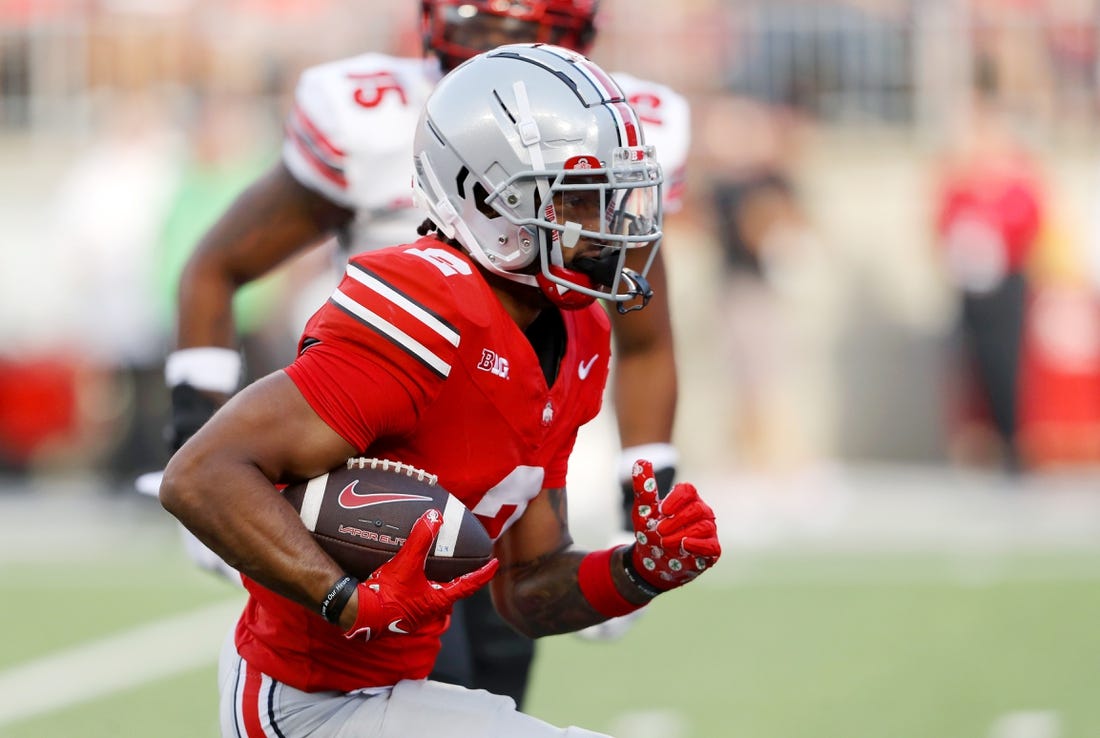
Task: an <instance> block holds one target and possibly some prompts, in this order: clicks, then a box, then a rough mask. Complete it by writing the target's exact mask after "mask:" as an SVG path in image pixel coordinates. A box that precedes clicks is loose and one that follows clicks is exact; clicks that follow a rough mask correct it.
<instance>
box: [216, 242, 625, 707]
mask: <svg viewBox="0 0 1100 738" xmlns="http://www.w3.org/2000/svg"><path fill="white" fill-rule="evenodd" d="M560 316H561V321H562V323H563V326H564V333H565V349H564V352H563V353H562V355H561V362H560V364H559V366H558V372H557V376H556V379H555V381H554V383H553V385H552V386H549V387H548V386H547V384H546V379H545V376H544V374H543V371H542V368H541V366H540V363H539V358H538V356H537V355H536V353H535V350H534V348H533V347H532V345H531V343H530V341H529V340H528V339H527V337H526V336H525V335H524V333H523V332H522V331H521V330H520V329H519V327H518V326H517V325H516V323H515V321H513V320H512V318H511V317H510V316H509V315H508V313H507V312H505V310H504V307H503V305H502V304H501V303H500V301H499V300H498V299H497V297H496V295H495V293H493V291H492V290H491V289H490V288H489V285H488V284H487V283H486V281H485V279H484V277H483V276H482V274H481V272H480V271H479V270H478V269H477V268H476V267H475V266H474V264H473V262H472V261H471V260H470V259H469V258H468V257H467V256H466V255H465V254H462V253H459V252H458V251H456V250H454V249H452V248H450V247H448V246H446V245H445V244H442V243H441V242H440V241H438V240H437V239H436V238H434V237H426V238H422V239H420V240H419V241H417V242H415V243H413V244H411V245H407V246H400V247H395V248H390V249H383V250H381V251H374V252H370V253H367V254H362V255H359V256H356V257H354V258H352V259H351V261H350V262H349V263H348V266H347V269H346V272H345V276H344V279H343V280H342V281H341V283H340V285H339V286H338V287H337V289H336V291H335V292H334V293H333V294H332V297H331V298H330V299H329V301H328V302H327V303H326V304H325V306H324V307H322V308H321V309H320V310H319V311H318V312H317V313H316V314H315V315H314V316H313V317H312V318H311V319H310V321H309V323H308V324H307V325H306V328H305V331H304V332H303V335H302V341H301V343H300V351H299V355H298V358H297V359H296V360H295V361H294V363H293V364H291V365H290V366H289V367H288V368H287V369H286V372H287V374H288V375H289V376H290V378H291V379H292V380H293V381H294V383H295V384H296V385H297V386H298V389H299V390H300V391H301V392H302V395H303V396H304V397H305V398H306V400H307V401H308V402H309V404H310V405H311V406H312V407H313V409H314V410H315V411H316V412H317V413H318V415H320V416H321V417H322V418H323V419H324V420H325V422H327V423H328V424H329V425H330V426H331V427H332V428H333V430H335V431H336V432H337V433H339V434H340V435H341V436H342V437H343V438H345V439H346V440H347V441H348V442H349V443H351V444H352V445H353V446H355V448H356V449H358V450H359V452H360V453H362V454H363V455H365V456H373V457H379V458H386V459H393V460H397V461H402V462H405V463H408V464H412V465H414V466H417V467H420V468H422V469H426V470H428V471H429V472H431V473H432V474H437V475H438V476H439V483H440V484H441V485H442V486H443V487H444V488H446V489H447V490H449V491H450V492H451V493H452V494H453V495H455V496H456V497H458V498H459V499H460V500H462V502H463V503H465V505H466V506H467V507H468V508H470V509H471V510H472V511H473V512H474V513H476V514H477V515H478V517H479V518H480V519H481V521H482V523H484V524H485V527H486V529H487V530H488V531H489V534H490V536H492V537H493V538H497V537H499V536H500V534H501V533H502V532H503V531H504V530H506V529H507V528H508V527H509V526H510V525H511V524H512V523H513V522H514V521H515V520H517V519H518V518H519V517H520V516H521V515H522V514H523V511H524V510H525V509H526V506H527V503H528V502H529V501H530V500H531V499H532V498H534V497H535V496H536V495H537V494H538V493H539V492H540V490H542V489H543V488H546V487H551V488H552V487H563V486H564V485H565V477H566V467H567V461H568V457H569V454H570V452H571V451H572V448H573V443H574V441H575V439H576V435H577V430H578V428H579V427H580V426H581V425H582V424H584V423H586V422H588V421H589V420H591V419H592V418H593V417H595V415H596V413H597V412H598V411H599V407H600V402H601V399H602V395H603V387H604V383H605V381H606V379H607V373H608V364H609V360H610V322H609V320H608V317H607V315H606V313H605V312H604V311H603V310H602V308H600V307H599V306H598V305H592V306H590V307H588V308H586V309H583V310H576V311H562V312H561V313H560ZM245 586H246V587H247V588H248V591H249V595H250V596H249V599H248V602H247V604H246V606H245V611H244V613H243V615H242V616H241V619H240V621H239V622H238V625H237V632H236V642H237V649H238V651H239V652H240V654H241V656H242V657H244V659H245V660H247V661H248V662H249V663H251V664H252V665H253V666H255V667H256V668H258V669H260V670H261V671H263V672H264V673H266V674H268V675H270V676H272V677H274V678H275V679H277V680H279V681H281V682H285V683H287V684H290V685H291V686H293V687H296V688H298V689H302V690H305V691H319V690H328V689H334V690H340V691H351V690H354V689H360V688H364V687H375V686H387V685H391V684H394V683H395V682H397V681H398V680H400V679H421V678H424V677H426V676H427V675H428V673H429V672H430V671H431V668H432V665H433V663H434V661H435V657H436V654H437V652H438V650H439V632H417V633H414V634H410V635H405V636H392V637H386V638H381V639H379V640H377V641H369V642H362V641H349V640H347V639H345V638H344V636H343V633H342V632H341V630H340V628H339V627H338V626H335V625H330V624H328V623H326V622H325V621H324V620H322V619H321V617H320V616H319V615H318V614H317V613H315V612H312V611H310V610H307V609H306V608H304V607H301V606H300V605H298V604H295V603H293V602H291V601H290V600H287V599H284V598H283V597H281V596H279V595H277V594H275V593H273V592H271V591H270V590H267V589H265V588H264V587H261V586H260V585H258V584H256V583H255V582H252V581H250V580H248V579H247V578H246V579H245ZM440 632H441V631H440Z"/></svg>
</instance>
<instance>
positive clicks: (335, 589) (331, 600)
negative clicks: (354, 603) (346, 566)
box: [321, 574, 359, 625]
mask: <svg viewBox="0 0 1100 738" xmlns="http://www.w3.org/2000/svg"><path fill="white" fill-rule="evenodd" d="M358 586H359V580H358V579H356V578H355V577H353V576H349V575H347V574H345V575H344V576H342V577H340V578H339V579H337V580H336V583H335V584H333V585H332V589H330V590H329V591H328V594H327V595H325V599H323V600H321V617H323V618H324V619H325V620H327V621H328V622H330V623H332V624H333V625H335V624H337V623H339V622H340V613H342V612H343V611H344V608H345V607H347V604H348V600H350V599H351V596H352V594H354V593H355V590H356V588H357V587H358Z"/></svg>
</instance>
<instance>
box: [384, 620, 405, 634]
mask: <svg viewBox="0 0 1100 738" xmlns="http://www.w3.org/2000/svg"><path fill="white" fill-rule="evenodd" d="M400 622H401V619H400V618H398V619H397V620H394V621H393V622H392V623H390V624H389V626H387V627H388V628H389V631H390V632H391V633H400V634H401V635H408V632H409V631H407V630H403V629H402V628H401V626H399V625H398V623H400Z"/></svg>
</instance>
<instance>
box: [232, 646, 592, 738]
mask: <svg viewBox="0 0 1100 738" xmlns="http://www.w3.org/2000/svg"><path fill="white" fill-rule="evenodd" d="M218 685H219V689H220V692H221V710H220V719H221V731H222V736H223V738H299V737H300V736H310V737H311V738H359V737H360V736H362V737H364V738H410V737H412V736H447V738H611V736H608V735H605V734H604V733H593V732H592V731H590V730H584V729H583V728H576V727H573V726H570V727H568V728H564V729H562V728H558V727H555V726H553V725H550V724H549V723H546V722H543V721H542V720H539V719H538V718H534V717H532V716H530V715H526V714H524V713H522V712H519V711H518V710H516V704H515V702H513V701H512V699H511V698H510V697H503V696H501V695H496V694H492V693H491V692H486V691H485V690H483V689H466V688H465V687H456V686H454V685H451V684H444V683H442V682H435V681H431V680H427V679H422V680H402V681H400V682H398V683H397V684H396V685H394V686H393V687H388V688H380V689H377V690H363V691H358V692H346V693H345V692H302V691H300V690H297V689H294V688H293V687H291V686H290V685H288V684H283V683H281V682H277V681H275V680H274V679H272V678H271V677H269V676H267V675H266V674H262V673H261V672H260V671H258V670H257V669H255V668H253V667H251V666H249V664H248V663H247V662H246V661H245V660H244V659H242V658H241V657H240V655H238V654H237V649H236V647H235V646H234V645H233V639H232V635H231V636H230V637H229V638H227V639H226V643H225V646H224V647H223V648H222V654H221V659H220V662H219V666H218Z"/></svg>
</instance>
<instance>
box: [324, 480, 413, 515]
mask: <svg viewBox="0 0 1100 738" xmlns="http://www.w3.org/2000/svg"><path fill="white" fill-rule="evenodd" d="M357 484H359V480H358V479H356V480H355V481H354V482H351V483H350V484H348V485H347V486H346V487H344V488H343V489H342V490H340V496H339V497H338V498H337V501H338V502H339V503H340V507H344V508H347V509H348V510H355V509H357V508H360V507H369V506H370V505H383V504H385V503H387V502H416V501H417V500H430V499H432V498H431V497H427V496H425V495H403V494H400V493H396V492H370V493H368V494H365V495H361V494H359V493H357V492H356V491H355V485H357Z"/></svg>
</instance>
